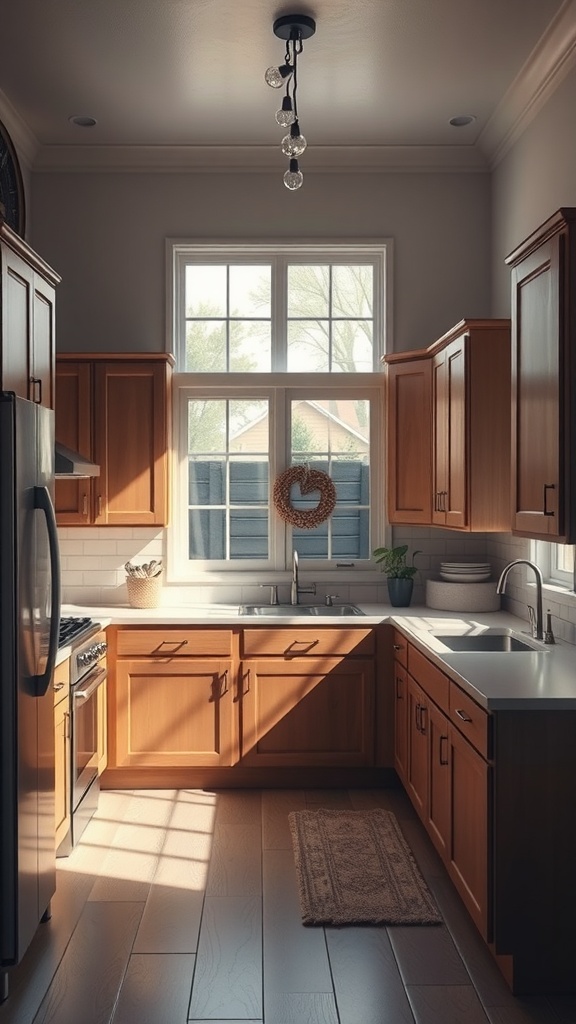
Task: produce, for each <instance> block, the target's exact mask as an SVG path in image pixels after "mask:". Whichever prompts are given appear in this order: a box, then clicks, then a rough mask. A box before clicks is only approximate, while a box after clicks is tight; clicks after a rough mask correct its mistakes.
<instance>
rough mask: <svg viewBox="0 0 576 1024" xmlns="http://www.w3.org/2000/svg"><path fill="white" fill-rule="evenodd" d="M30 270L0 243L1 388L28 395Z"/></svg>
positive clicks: (21, 395)
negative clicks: (0, 295) (0, 280)
mask: <svg viewBox="0 0 576 1024" xmlns="http://www.w3.org/2000/svg"><path fill="white" fill-rule="evenodd" d="M33 280H34V273H33V271H32V268H31V267H29V266H28V265H27V264H26V263H25V262H24V260H22V259H21V258H20V256H18V255H17V254H16V253H14V252H13V251H12V250H11V249H10V248H9V247H8V246H4V245H3V246H2V301H1V303H0V307H1V315H2V388H3V390H4V391H14V392H15V393H16V394H17V395H19V396H20V398H28V399H29V398H30V397H31V395H30V377H31V374H32V367H31V359H30V357H31V351H30V342H31V339H30V319H31V312H32V310H31V306H32V289H33Z"/></svg>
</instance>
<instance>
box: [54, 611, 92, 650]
mask: <svg viewBox="0 0 576 1024" xmlns="http://www.w3.org/2000/svg"><path fill="white" fill-rule="evenodd" d="M95 625H96V624H95V622H94V619H90V618H80V617H78V618H77V617H76V616H73V615H69V616H65V617H63V618H61V619H60V632H59V634H58V647H66V646H67V644H71V643H72V642H73V641H74V640H79V639H80V638H81V637H83V636H87V635H88V633H90V632H91V631H92V630H94V627H95Z"/></svg>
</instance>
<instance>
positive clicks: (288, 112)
mask: <svg viewBox="0 0 576 1024" xmlns="http://www.w3.org/2000/svg"><path fill="white" fill-rule="evenodd" d="M288 102H289V103H290V100H288ZM295 120H296V115H295V114H294V111H293V110H292V108H290V109H288V108H287V107H284V105H283V106H282V107H281V109H280V110H277V111H276V121H277V122H278V124H279V125H280V127H281V128H289V127H290V125H291V124H294V121H295Z"/></svg>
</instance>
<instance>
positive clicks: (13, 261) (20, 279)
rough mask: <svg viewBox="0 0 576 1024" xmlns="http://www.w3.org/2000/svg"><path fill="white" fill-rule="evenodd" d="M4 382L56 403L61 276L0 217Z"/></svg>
mask: <svg viewBox="0 0 576 1024" xmlns="http://www.w3.org/2000/svg"><path fill="white" fill-rule="evenodd" d="M0 249H1V261H2V273H1V285H0V289H1V290H0V311H1V333H0V364H1V374H0V378H1V380H0V383H1V386H2V388H3V389H4V390H5V391H14V392H15V393H16V394H17V395H19V396H20V397H21V398H27V399H28V400H29V401H31V402H36V403H37V404H38V405H45V406H47V407H48V408H50V409H52V408H53V407H54V353H55V307H56V301H55V300H56V285H57V284H58V283H59V281H60V277H59V276H58V274H56V273H55V272H54V271H53V270H52V268H51V267H49V266H48V264H47V263H45V262H44V261H43V260H42V259H41V258H40V257H39V256H38V255H37V254H36V253H35V252H34V251H33V250H32V249H31V248H30V247H29V246H28V245H27V244H26V242H24V240H23V239H22V238H20V237H19V236H18V235H16V234H15V233H14V232H13V231H11V230H10V228H9V227H7V225H6V224H4V223H3V221H2V219H1V218H0Z"/></svg>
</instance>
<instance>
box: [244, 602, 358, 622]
mask: <svg viewBox="0 0 576 1024" xmlns="http://www.w3.org/2000/svg"><path fill="white" fill-rule="evenodd" d="M238 614H239V615H258V616H262V617H263V618H273V619H275V618H278V617H279V616H283V615H284V616H286V617H288V618H292V617H293V616H296V615H297V616H298V617H305V618H313V617H316V616H319V615H329V616H330V617H332V616H336V617H341V616H344V615H364V612H363V611H361V610H360V608H358V607H357V606H356V605H355V604H333V605H326V604H241V605H240V607H239V609H238Z"/></svg>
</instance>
